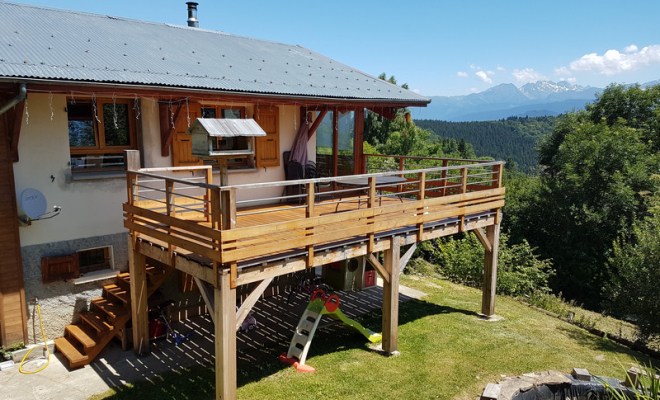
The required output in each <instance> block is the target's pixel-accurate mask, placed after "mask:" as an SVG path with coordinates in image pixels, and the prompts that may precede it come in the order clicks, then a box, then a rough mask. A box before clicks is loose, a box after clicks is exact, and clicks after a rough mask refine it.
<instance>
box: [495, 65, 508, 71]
mask: <svg viewBox="0 0 660 400" xmlns="http://www.w3.org/2000/svg"><path fill="white" fill-rule="evenodd" d="M497 70H498V71H500V72H506V68H504V67H503V66H501V65H498V66H497Z"/></svg>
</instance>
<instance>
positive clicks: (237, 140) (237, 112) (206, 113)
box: [202, 106, 254, 169]
mask: <svg viewBox="0 0 660 400" xmlns="http://www.w3.org/2000/svg"><path fill="white" fill-rule="evenodd" d="M218 115H219V117H218ZM246 116H247V110H246V108H245V107H238V108H234V107H230V108H226V106H217V107H216V106H202V118H236V119H239V118H246ZM251 140H253V139H252V138H249V137H240V136H239V137H230V138H216V140H215V143H213V150H214V151H219V150H226V149H235V148H242V149H243V148H248V141H251ZM204 164H205V165H215V164H217V160H204ZM248 168H254V157H253V156H236V157H235V158H229V159H228V160H227V169H248Z"/></svg>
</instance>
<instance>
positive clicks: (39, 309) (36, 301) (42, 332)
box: [18, 299, 50, 374]
mask: <svg viewBox="0 0 660 400" xmlns="http://www.w3.org/2000/svg"><path fill="white" fill-rule="evenodd" d="M35 303H36V305H37V313H39V325H40V326H41V336H43V338H44V344H43V345H41V346H34V347H33V348H31V349H30V351H28V352H27V353H26V354H25V356H24V357H23V360H21V365H20V366H19V367H18V370H19V371H20V372H21V373H22V374H35V373H37V372H39V371H43V370H44V369H45V368H46V367H47V366H48V364H50V349H49V348H48V343H47V342H46V334H45V333H44V324H43V322H41V308H40V307H39V299H35ZM42 346H43V347H45V348H46V352H47V353H48V358H47V360H48V362H47V363H46V365H44V366H43V367H41V368H39V369H38V370H36V371H29V372H25V371H23V363H24V362H25V359H26V358H27V356H28V355H30V353H31V352H32V350H34V349H36V348H37V347H42Z"/></svg>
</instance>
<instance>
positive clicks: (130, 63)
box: [0, 1, 430, 105]
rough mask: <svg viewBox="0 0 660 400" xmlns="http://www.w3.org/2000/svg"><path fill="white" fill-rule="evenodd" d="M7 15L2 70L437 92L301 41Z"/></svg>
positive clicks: (42, 75)
mask: <svg viewBox="0 0 660 400" xmlns="http://www.w3.org/2000/svg"><path fill="white" fill-rule="evenodd" d="M0 16H1V17H0V79H2V78H12V79H19V78H34V79H48V80H65V81H76V82H87V83H116V84H133V85H154V86H168V87H178V88H191V89H208V90H220V91H237V92H245V93H250V94H253V93H257V94H270V95H282V96H309V97H331V98H339V99H359V100H374V101H392V102H403V103H408V104H419V105H424V104H427V103H429V102H430V99H428V98H427V97H424V96H421V95H419V94H417V93H414V92H412V91H409V90H406V89H403V88H400V87H398V86H396V85H392V84H390V83H388V82H384V81H383V80H381V79H378V78H376V77H373V76H371V75H368V74H366V73H364V72H361V71H358V70H356V69H353V68H351V67H349V66H347V65H344V64H341V63H339V62H337V61H334V60H332V59H330V58H327V57H324V56H322V55H320V54H318V53H315V52H313V51H311V50H308V49H306V48H303V47H301V46H295V45H288V44H283V43H276V42H270V41H265V40H260V39H253V38H248V37H243V36H236V35H231V34H227V33H223V32H218V31H211V30H206V29H200V28H190V27H187V26H176V25H171V24H164V23H154V22H146V21H138V20H131V19H126V18H119V17H112V16H107V15H97V14H89V13H82V12H77V11H68V10H59V9H52V8H45V7H37V6H32V5H24V4H17V3H8V2H2V1H0Z"/></svg>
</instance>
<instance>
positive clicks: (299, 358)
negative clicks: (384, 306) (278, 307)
mask: <svg viewBox="0 0 660 400" xmlns="http://www.w3.org/2000/svg"><path fill="white" fill-rule="evenodd" d="M324 315H329V316H330V317H332V318H333V319H336V320H337V321H341V322H343V323H344V324H346V325H348V326H350V327H351V328H353V329H355V330H356V331H358V332H360V333H361V334H362V335H364V337H366V338H367V339H369V341H370V342H372V343H376V342H380V341H381V340H382V336H381V334H380V333H375V332H373V331H371V330H369V329H367V328H365V327H364V326H362V324H360V323H359V322H357V321H354V320H352V319H350V318H348V317H346V315H344V313H343V312H341V310H340V309H339V297H337V295H336V294H333V295H330V296H328V297H327V298H326V296H325V293H324V292H323V290H321V289H319V290H316V291H315V292H314V293H313V294H312V300H311V301H310V302H309V304H308V305H307V308H306V309H305V312H304V313H303V315H302V317H300V322H298V326H297V327H296V332H295V333H294V334H293V339H291V344H290V345H289V351H288V352H287V353H282V355H280V360H281V361H283V362H285V363H287V364H291V365H293V366H294V367H295V368H296V369H297V370H298V371H300V372H314V371H315V369H314V367H311V366H309V365H306V364H305V360H306V359H307V353H308V352H309V347H310V345H311V344H312V339H313V338H314V333H315V332H316V328H317V327H318V326H319V322H321V317H323V316H324Z"/></svg>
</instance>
